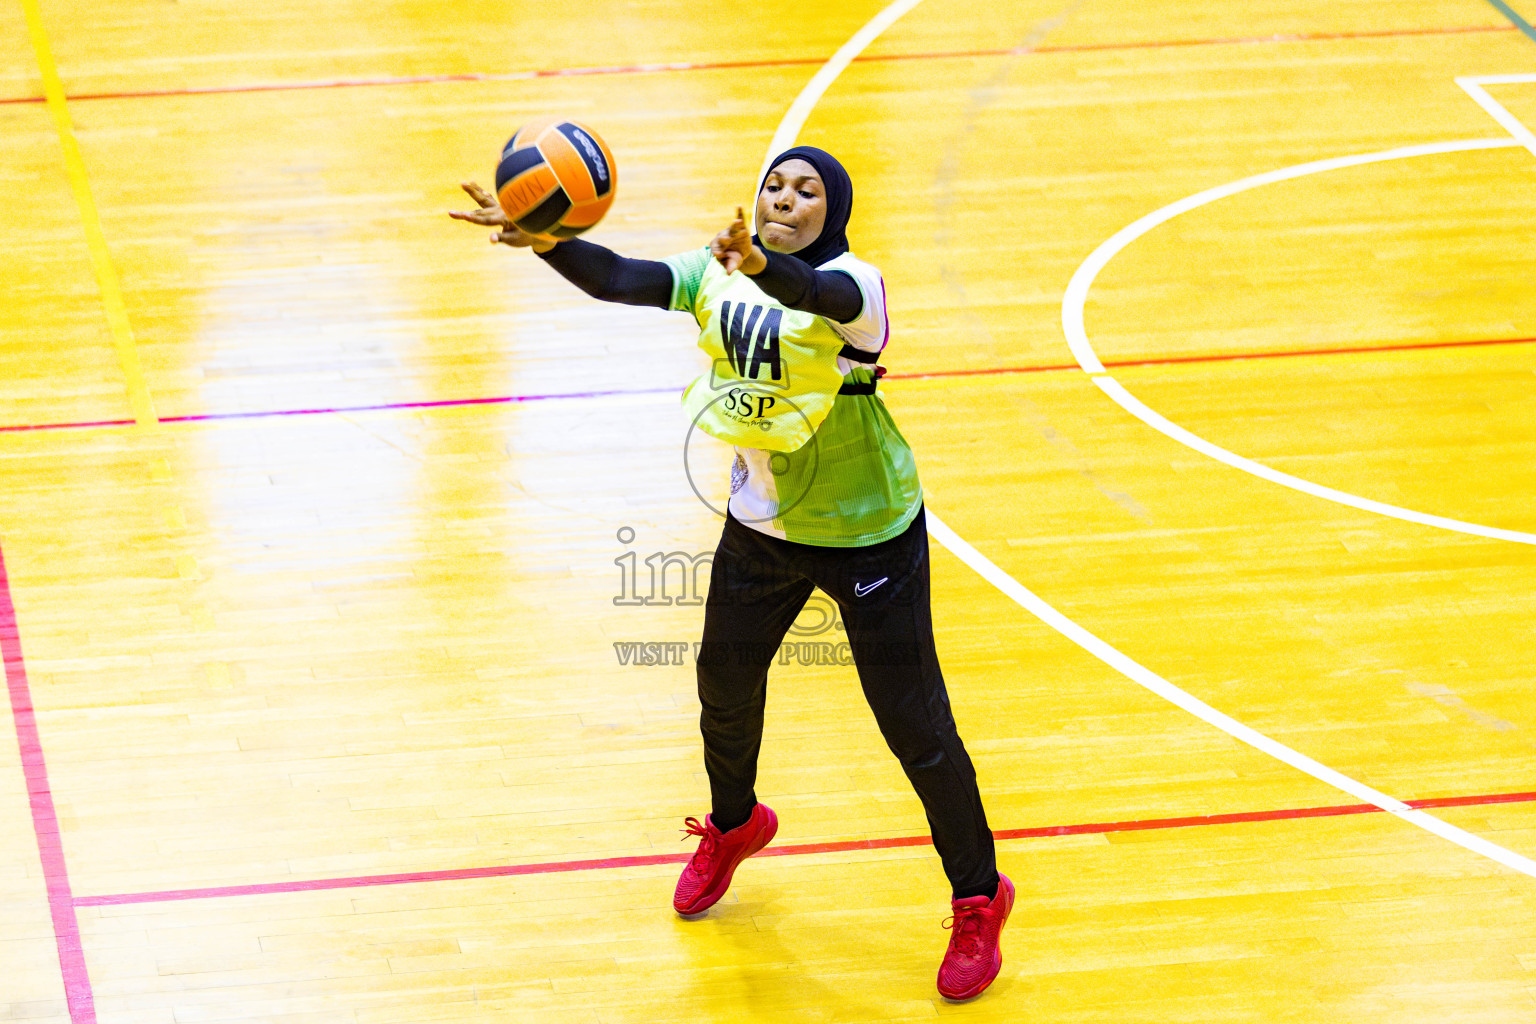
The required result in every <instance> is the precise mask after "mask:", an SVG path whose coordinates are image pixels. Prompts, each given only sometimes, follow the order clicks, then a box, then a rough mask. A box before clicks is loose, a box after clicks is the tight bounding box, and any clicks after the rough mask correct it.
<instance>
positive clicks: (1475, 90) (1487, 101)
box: [1456, 75, 1536, 156]
mask: <svg viewBox="0 0 1536 1024" xmlns="http://www.w3.org/2000/svg"><path fill="white" fill-rule="evenodd" d="M1520 82H1536V75H1467V76H1464V77H1462V78H1458V79H1456V84H1457V85H1459V86H1461V87H1462V88H1463V89H1465V90H1466V91H1467V95H1468V96H1471V97H1472V102H1474V103H1476V104H1477V105H1478V106H1480V107H1482V108H1483V109H1484V110H1486V111H1487V112H1488V116H1489V117H1491V118H1493V119H1494V120H1495V121H1497V122H1499V124H1501V125H1503V127H1504V130H1505V131H1507V132H1509V134H1511V135H1513V136H1514V137H1515V138H1516V139H1518V140H1519V142H1520V145H1522V146H1524V147H1525V148H1526V149H1528V150H1530V151H1531V155H1532V156H1536V135H1533V134H1531V130H1530V129H1529V128H1527V127H1526V126H1525V124H1524V123H1523V122H1522V121H1521V120H1520V119H1519V118H1518V117H1516V116H1515V115H1514V114H1511V113H1510V112H1509V111H1508V110H1506V109H1504V104H1502V103H1500V102H1499V101H1498V100H1496V99H1494V98H1493V97H1492V96H1490V95H1488V90H1487V89H1484V88H1483V86H1485V85H1514V84H1517V83H1520Z"/></svg>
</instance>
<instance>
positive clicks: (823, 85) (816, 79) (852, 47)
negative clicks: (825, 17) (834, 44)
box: [753, 0, 923, 203]
mask: <svg viewBox="0 0 1536 1024" xmlns="http://www.w3.org/2000/svg"><path fill="white" fill-rule="evenodd" d="M922 2H923V0H896V2H895V3H893V4H891V5H890V6H888V7H886V8H885V10H883V11H881V12H880V13H879V14H877V15H875V16H874V17H873V18H871V19H869V21H868V22H867V23H866V24H865V25H864V27H863V28H861V29H859V30H858V31H857V32H855V33H854V34H853V35H851V36H849V37H848V41H847V42H846V43H844V44H843V45H842V46H839V47H838V48H837V52H836V53H834V54H833V55H832V56H831V57H828V58H827V62H826V63H825V64H823V65H822V66H821V69H820V70H819V71H817V72H816V74H815V75H814V76H812V78H811V80H810V81H809V82H807V83H805V88H804V89H801V90H800V95H798V96H796V97H795V101H794V102H793V103H791V104H790V105H789V109H788V110H786V111H785V112H784V118H783V120H781V121H780V122H779V128H778V130H777V131H775V132H774V133H773V139H772V141H770V142H769V143H768V152H767V153H765V154H763V166H762V168H761V169H760V170H759V171H758V172H757V180H758V181H762V180H763V178H764V177H766V176H767V174H768V161H770V160H772V159H773V158H774V157H775V156H777V155H778V154H780V153H782V152H784V150H786V149H788V148H789V147H791V146H793V145H794V144H795V136H797V135H799V134H800V129H801V128H804V127H805V120H806V118H808V117H810V116H811V111H812V110H815V109H816V104H818V103H820V102H821V97H822V96H823V95H825V94H826V91H827V87H828V86H830V85H831V84H832V83H833V82H834V81H836V80H837V76H838V75H840V74H842V73H843V69H844V68H846V67H847V66H848V65H849V64H850V63H852V61H853V58H855V57H857V56H858V55H859V54H861V53H863V52H864V48H865V47H866V46H868V45H869V44H870V43H872V42H874V41H875V40H876V39H877V38H879V36H880V33H882V32H884V31H885V30H886V29H888V28H890V27H891V26H892V25H894V24H896V22H897V21H898V20H899V19H900V18H901V17H902V16H903V15H905V14H906V13H907V12H908V11H910V10H911V9H912V8H914V7H916V6H917V5H918V4H920V3H922ZM756 187H757V185H756V182H754V183H753V188H756ZM756 201H757V196H756V194H755V193H754V195H753V202H754V203H756Z"/></svg>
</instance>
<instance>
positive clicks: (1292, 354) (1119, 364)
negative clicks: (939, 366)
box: [884, 338, 1536, 380]
mask: <svg viewBox="0 0 1536 1024" xmlns="http://www.w3.org/2000/svg"><path fill="white" fill-rule="evenodd" d="M1533 343H1536V338H1479V339H1478V340H1476V341H1409V342H1403V343H1402V344H1398V345H1360V346H1353V347H1349V348H1297V349H1285V350H1283V351H1275V352H1227V353H1220V354H1216V355H1198V356H1164V357H1161V358H1154V359H1115V360H1110V359H1106V360H1104V361H1103V362H1104V367H1105V368H1106V369H1121V368H1124V367H1128V366H1177V365H1179V364H1181V363H1238V362H1245V361H1247V360H1251V359H1294V358H1298V357H1301V356H1347V355H1364V354H1368V353H1371V352H1416V351H1419V350H1421V349H1431V348H1482V347H1484V346H1488V345H1530V344H1533ZM1080 369H1082V367H1081V366H1079V365H1078V364H1077V363H1054V364H1051V365H1041V366H988V367H982V368H980V369H975V370H924V371H916V372H912V373H888V374H886V375H885V377H884V379H885V380H924V379H926V378H929V377H982V376H990V375H992V374H1003V373H1052V372H1056V371H1060V370H1080Z"/></svg>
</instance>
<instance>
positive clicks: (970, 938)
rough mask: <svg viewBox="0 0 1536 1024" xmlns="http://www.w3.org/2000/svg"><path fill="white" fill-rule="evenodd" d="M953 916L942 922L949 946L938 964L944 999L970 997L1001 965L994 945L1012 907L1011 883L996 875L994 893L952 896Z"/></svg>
mask: <svg viewBox="0 0 1536 1024" xmlns="http://www.w3.org/2000/svg"><path fill="white" fill-rule="evenodd" d="M952 906H953V907H954V910H955V916H954V917H952V918H950V919H949V920H948V921H945V922H944V927H945V928H949V929H952V933H951V934H950V936H949V950H948V952H946V953H945V954H944V962H943V963H942V964H940V965H939V995H941V996H943V997H944V998H945V999H954V1000H962V999H974V998H976V997H977V996H979V995H981V993H982V992H983V990H985V989H986V987H987V986H988V985H990V984H992V979H994V978H996V977H997V972H998V971H999V970H1001V969H1002V966H1003V951H1002V949H1001V948H1000V947H999V946H998V939H999V938H1000V937H1001V935H1002V931H1003V925H1004V924H1005V923H1006V922H1007V921H1008V912H1009V911H1010V910H1012V909H1013V883H1012V882H1010V881H1008V876H1007V875H998V876H997V895H996V896H993V897H992V898H991V899H990V900H989V899H987V898H986V897H985V896H971V897H969V898H967V899H963V900H955V901H954V903H953V904H952Z"/></svg>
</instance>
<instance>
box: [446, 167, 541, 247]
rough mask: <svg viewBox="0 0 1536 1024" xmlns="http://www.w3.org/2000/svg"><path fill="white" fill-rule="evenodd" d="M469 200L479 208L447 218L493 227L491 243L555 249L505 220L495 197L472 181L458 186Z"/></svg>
mask: <svg viewBox="0 0 1536 1024" xmlns="http://www.w3.org/2000/svg"><path fill="white" fill-rule="evenodd" d="M459 187H460V188H462V189H463V190H464V191H465V192H467V193H469V198H471V199H473V200H474V201H475V203H476V204H477V205H478V206H479V207H480V208H479V209H478V210H468V211H460V210H452V211H450V212H449V214H448V216H450V217H452V218H453V219H454V220H462V221H468V222H469V223H471V224H479V225H481V226H482V227H493V228H496V229H497V230H495V231H493V232H491V241H492V242H500V243H501V244H502V245H510V246H514V247H516V248H519V249H522V248H527V247H530V246H531V247H532V248H533V251H534V252H547V251H549V250H550V249H553V248H554V247H555V243H554V242H548V241H545V240H544V239H542V238H535V237H534V236H533V235H530V234H528V233H527V232H525V231H523V230H521V229H520V228H518V226H517V225H516V224H513V223H512V222H511V221H509V220H508V219H507V215H506V214H505V213H503V212H502V209H501V204H500V203H498V202H496V197H495V196H493V195H491V194H490V193H489V192H487V191H486V190H485V189H483V188H481V187H480V186H479V185H477V184H475V183H474V182H472V181H465V182H461V183H460V184H459Z"/></svg>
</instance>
